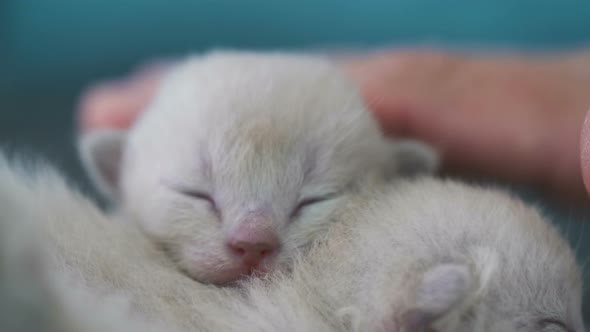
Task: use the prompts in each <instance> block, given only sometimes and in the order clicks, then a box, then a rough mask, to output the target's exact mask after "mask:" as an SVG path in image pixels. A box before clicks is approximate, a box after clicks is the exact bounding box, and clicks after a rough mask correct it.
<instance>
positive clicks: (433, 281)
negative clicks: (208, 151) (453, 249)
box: [401, 264, 474, 331]
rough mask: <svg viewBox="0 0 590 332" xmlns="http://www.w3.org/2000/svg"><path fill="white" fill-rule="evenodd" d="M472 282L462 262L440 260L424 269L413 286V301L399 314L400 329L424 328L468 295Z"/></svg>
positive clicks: (422, 329) (418, 329) (470, 275)
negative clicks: (430, 267) (416, 286)
mask: <svg viewBox="0 0 590 332" xmlns="http://www.w3.org/2000/svg"><path fill="white" fill-rule="evenodd" d="M473 283H474V280H473V277H472V274H471V272H470V270H469V268H468V267H467V266H464V265H459V264H442V265H438V266H435V267H434V268H432V269H430V270H428V271H427V272H426V273H425V274H424V275H423V277H422V281H421V283H420V286H419V287H418V289H417V293H416V302H415V304H414V305H413V307H412V308H410V309H409V310H408V311H406V312H405V313H404V314H403V315H402V322H401V324H402V326H403V329H402V330H403V331H428V330H429V327H430V326H431V324H433V323H434V322H435V321H437V320H438V319H439V318H441V317H443V316H444V315H445V314H447V313H449V312H450V311H452V310H453V309H454V308H456V306H457V305H459V304H460V303H461V302H462V301H463V300H464V299H466V298H467V296H469V294H470V290H471V289H472V285H473Z"/></svg>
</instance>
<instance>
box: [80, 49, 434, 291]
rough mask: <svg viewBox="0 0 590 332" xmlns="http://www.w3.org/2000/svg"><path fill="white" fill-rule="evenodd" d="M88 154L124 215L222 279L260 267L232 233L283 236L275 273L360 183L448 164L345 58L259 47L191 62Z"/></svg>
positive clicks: (265, 266)
mask: <svg viewBox="0 0 590 332" xmlns="http://www.w3.org/2000/svg"><path fill="white" fill-rule="evenodd" d="M80 152H81V156H82V160H83V161H84V164H85V165H86V169H87V170H88V173H89V175H90V177H91V178H92V179H93V180H94V183H95V184H96V185H97V187H98V188H99V189H101V190H102V192H103V193H105V195H107V196H108V197H110V198H111V199H112V200H113V201H114V202H116V204H117V206H118V208H119V210H120V213H121V215H122V219H124V220H132V221H134V222H137V223H138V224H139V225H140V227H141V229H142V230H143V231H144V232H145V233H146V234H148V236H149V237H150V238H151V239H153V240H154V241H155V242H156V243H159V244H160V245H162V246H163V247H165V248H166V249H167V251H168V253H169V255H170V257H171V258H172V259H173V260H174V261H175V262H176V263H177V264H178V265H179V266H180V267H181V268H182V269H183V270H184V271H185V272H187V273H188V274H189V275H190V276H192V277H193V278H195V279H197V280H199V281H202V282H212V283H215V284H226V283H230V282H233V281H236V280H237V279H239V278H240V277H242V276H244V275H246V274H248V272H249V271H248V268H247V267H246V266H243V265H242V264H241V260H240V257H239V256H238V255H235V254H234V253H233V252H232V251H231V250H228V242H229V241H231V239H232V234H238V235H243V234H245V233H248V232H249V233H251V234H254V235H252V236H256V234H258V236H259V237H260V236H261V237H262V240H265V241H273V242H274V241H275V240H270V238H273V239H274V238H277V239H278V245H277V247H278V249H276V250H274V247H273V250H272V251H271V254H269V255H268V256H267V257H266V258H265V259H264V260H263V261H262V262H261V265H262V270H272V269H273V268H274V267H276V266H278V265H282V264H287V263H290V262H291V261H292V258H293V257H294V256H296V254H297V253H298V252H299V251H301V250H303V249H305V248H306V246H307V245H308V244H309V243H310V241H311V240H312V239H313V238H314V237H315V236H318V235H320V234H322V232H324V231H325V229H326V227H327V221H328V220H330V215H331V214H332V213H333V212H334V211H336V210H337V208H338V206H339V203H340V201H341V199H340V198H341V197H342V195H343V194H344V193H346V192H347V191H348V190H351V188H352V187H354V186H355V185H356V182H357V181H358V180H360V179H362V178H363V177H365V176H368V174H373V175H376V176H379V177H386V178H391V177H394V176H395V175H397V174H400V173H403V174H406V175H408V174H416V173H421V172H431V171H433V170H434V169H435V168H436V167H437V163H438V159H437V156H436V154H435V153H434V151H433V150H432V149H430V148H428V147H426V146H425V145H423V144H421V143H418V142H413V141H402V140H400V141H397V140H391V139H386V138H385V137H384V136H383V134H382V132H381V130H380V128H379V126H378V124H377V122H376V121H375V119H374V118H373V117H372V116H371V114H370V112H369V111H368V110H367V109H366V107H365V104H364V102H363V99H362V98H361V96H360V94H359V92H358V91H357V87H356V85H355V84H354V83H353V82H351V81H350V80H349V79H347V78H346V77H345V75H344V74H343V73H342V72H341V71H340V69H339V68H338V67H337V66H336V65H335V64H333V63H331V62H330V61H328V60H324V59H322V58H319V57H311V56H305V55H294V54H286V53H255V52H220V51H219V52H212V53H208V54H205V55H203V56H196V57H190V58H188V59H186V60H184V61H182V62H181V63H180V64H179V65H177V66H176V67H175V68H174V69H173V70H171V73H170V74H169V75H168V77H167V78H165V79H164V82H163V84H162V85H161V87H160V89H159V92H158V93H157V95H156V97H155V99H154V101H153V102H152V103H151V105H150V106H149V107H147V109H146V111H145V112H144V113H142V115H141V116H140V117H139V119H138V120H137V122H136V123H135V124H134V125H133V127H132V128H131V129H129V131H128V132H114V131H109V130H106V131H95V132H90V133H89V134H85V135H83V136H82V137H81V139H80ZM261 234H262V235H261Z"/></svg>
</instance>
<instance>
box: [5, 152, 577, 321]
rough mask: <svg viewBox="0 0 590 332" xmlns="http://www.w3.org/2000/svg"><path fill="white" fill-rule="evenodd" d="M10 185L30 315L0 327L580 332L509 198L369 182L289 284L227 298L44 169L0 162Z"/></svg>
mask: <svg viewBox="0 0 590 332" xmlns="http://www.w3.org/2000/svg"><path fill="white" fill-rule="evenodd" d="M23 169H24V170H23ZM0 183H2V186H0V209H1V210H2V211H3V212H2V217H1V219H0V221H1V222H0V228H1V229H0V230H1V232H0V248H1V249H2V251H0V254H1V256H0V258H1V261H0V263H1V267H2V270H0V271H1V272H2V275H1V276H0V277H1V280H2V281H3V286H5V287H2V288H0V289H2V290H4V293H6V292H7V291H8V293H9V296H0V301H2V302H3V303H2V306H5V307H8V308H13V309H14V310H16V309H21V312H19V313H15V314H7V315H5V317H4V319H3V321H2V324H5V325H9V326H10V324H17V323H19V322H22V320H19V317H23V315H25V316H24V317H46V320H45V321H44V324H42V325H41V327H40V328H39V329H37V331H54V330H55V331H57V330H60V331H82V332H84V331H99V330H100V328H101V327H105V326H106V327H109V330H111V331H119V330H121V331H123V330H125V331H136V330H137V331H139V330H141V331H143V330H146V331H396V332H401V331H423V330H432V331H442V332H451V331H454V332H467V331H475V332H477V331H482V332H483V331H486V332H504V331H506V332H512V331H514V332H517V331H518V332H529V331H530V332H532V331H544V332H556V331H560V332H569V331H576V332H582V331H584V326H583V322H582V318H581V313H580V312H581V293H582V282H581V276H580V271H579V269H578V266H577V264H576V262H575V259H574V256H573V254H572V252H571V249H570V248H569V247H568V245H567V243H566V242H565V241H564V239H563V238H562V237H561V236H560V235H559V233H558V232H557V231H556V230H555V229H554V228H553V227H552V226H551V225H550V224H549V223H548V222H546V221H545V220H544V219H543V218H542V217H541V216H540V215H539V213H537V211H536V210H535V209H533V208H531V207H528V206H526V205H525V204H523V203H522V202H520V201H519V200H516V199H514V198H512V197H510V196H509V195H507V194H505V193H503V192H501V191H497V190H492V189H485V188H478V187H473V186H468V185H465V184H461V183H457V182H454V181H441V180H434V179H428V178H423V179H415V180H397V181H396V183H394V184H387V185H383V186H380V185H377V184H375V183H367V184H366V186H361V187H359V189H358V190H356V191H351V192H349V193H348V194H346V195H345V196H346V197H344V198H343V199H344V200H345V201H346V202H345V203H344V204H343V205H342V207H341V208H340V209H339V210H338V212H337V213H336V214H335V215H333V217H334V218H336V219H338V222H333V223H331V224H330V227H329V228H328V230H327V232H326V233H325V234H324V235H322V236H320V237H318V238H316V241H315V242H314V244H313V245H312V247H311V249H310V251H309V252H308V253H307V254H306V255H305V256H301V257H298V258H297V259H296V260H295V264H294V268H293V271H291V273H288V274H283V273H281V271H274V272H273V273H270V274H269V275H268V276H267V277H266V278H264V279H258V278H253V279H251V280H244V281H242V283H243V285H242V286H243V287H240V288H217V287H215V286H212V285H206V284H201V283H198V282H195V281H193V280H192V279H190V278H188V277H187V276H185V275H184V274H183V273H181V272H178V271H177V270H176V269H175V267H174V266H173V264H172V263H171V262H170V261H169V259H167V257H165V256H164V255H163V254H161V253H160V252H159V251H158V250H156V249H155V247H154V246H153V243H152V242H151V241H149V240H148V239H147V238H145V237H144V235H143V234H142V233H141V232H139V231H137V230H136V229H135V228H134V227H133V225H129V224H121V223H117V222H115V221H113V220H111V219H109V218H108V217H106V216H104V215H102V214H101V213H100V211H98V209H97V208H95V207H94V205H93V204H92V203H91V202H89V201H88V200H86V199H85V198H84V197H83V196H82V195H80V194H78V193H76V192H75V191H73V190H71V189H69V188H68V186H67V185H66V184H65V183H64V181H63V179H62V178H61V177H60V176H59V175H58V174H56V173H55V172H54V171H52V170H51V168H48V167H47V166H43V165H41V166H39V167H36V168H23V167H22V166H18V165H17V166H12V165H10V164H9V163H8V162H7V161H6V160H5V159H2V158H0ZM6 285H10V286H11V287H6ZM15 299H18V300H19V301H20V303H24V304H25V305H21V306H14V305H13V304H14V303H15ZM39 313H42V314H41V315H39ZM55 317H57V318H55ZM64 326H65V327H64ZM72 326H74V327H72ZM144 327H146V329H142V328H144ZM43 328H45V329H43ZM3 330H4V329H3Z"/></svg>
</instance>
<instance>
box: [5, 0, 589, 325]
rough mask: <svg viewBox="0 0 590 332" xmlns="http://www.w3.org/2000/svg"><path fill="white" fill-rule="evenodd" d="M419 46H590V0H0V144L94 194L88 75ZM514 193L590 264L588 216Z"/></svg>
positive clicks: (103, 76)
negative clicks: (86, 115) (220, 54)
mask: <svg viewBox="0 0 590 332" xmlns="http://www.w3.org/2000/svg"><path fill="white" fill-rule="evenodd" d="M424 45H428V46H439V47H445V48H466V49H481V48H484V49H487V50H495V49H512V50H514V49H516V50H528V51H535V50H547V49H550V50H557V49H564V50H566V49H574V48H579V47H583V46H588V45H590V2H589V1H583V0H579V1H574V0H561V1H556V0H495V1H469V0H454V1H453V0H449V1H440V0H363V1H358V0H339V1H317V0H299V1H289V2H286V1H283V2H279V1H273V0H250V1H239V0H235V1H230V0H210V1H205V0H201V1H198V0H192V1H189V0H177V1H166V0H160V1H157V0H84V1H80V0H0V144H3V145H5V146H9V147H18V148H19V149H23V148H26V149H28V150H33V151H35V152H40V153H42V154H43V155H45V156H46V157H48V158H49V159H51V160H52V161H53V162H55V163H57V164H58V165H60V166H61V167H63V168H64V169H65V170H66V171H67V172H68V174H70V175H71V176H72V177H73V178H74V179H75V180H76V181H77V183H79V184H80V186H81V187H82V188H83V189H84V190H85V191H89V192H90V193H92V194H93V192H92V191H91V190H90V188H89V186H88V183H87V181H86V179H85V178H84V177H83V176H82V171H81V168H80V166H79V164H78V159H77V156H76V153H75V149H74V142H75V136H76V131H75V117H76V115H75V112H74V111H75V109H76V103H77V98H78V97H79V94H80V92H81V91H82V90H83V89H84V88H85V87H86V86H88V85H89V84H91V83H92V82H96V81H98V80H102V79H106V78H111V77H116V76H121V75H124V74H125V73H127V72H128V71H129V70H131V69H133V68H134V67H135V66H137V65H138V64H141V63H143V62H146V61H148V60H150V59H155V58H161V57H174V56H180V55H184V54H187V53H189V52H198V51H203V50H207V49H210V48H215V47H232V48H236V47H238V48H248V49H277V48H281V49H296V50H301V49H326V48H328V49H329V48H347V49H358V50H367V49H377V48H381V47H396V46H424ZM589 93H590V92H589ZM0 185H1V184H0ZM517 190H518V192H520V193H522V194H523V196H524V197H525V198H526V199H527V200H529V201H531V202H534V203H536V204H537V205H539V206H541V207H542V208H543V209H544V210H545V211H546V212H547V213H548V214H549V215H550V216H551V217H552V218H553V220H555V221H556V222H557V223H558V224H560V225H561V226H563V227H565V228H566V230H568V233H569V234H571V235H572V236H573V238H572V241H573V242H574V245H575V246H576V247H579V255H580V260H581V261H583V262H585V261H587V260H588V257H590V232H584V224H585V223H584V222H582V221H583V220H585V219H590V218H588V216H589V215H588V214H587V213H584V212H583V211H582V212H580V211H576V210H575V209H573V208H571V209H570V208H568V207H565V208H564V207H563V206H562V207H559V208H558V207H555V206H553V204H552V203H551V202H546V201H543V200H542V199H541V198H539V197H538V196H537V195H536V193H534V192H531V191H529V190H527V188H517ZM586 302H588V301H586ZM586 317H587V318H590V315H588V314H587V315H586Z"/></svg>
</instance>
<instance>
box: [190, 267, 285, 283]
mask: <svg viewBox="0 0 590 332" xmlns="http://www.w3.org/2000/svg"><path fill="white" fill-rule="evenodd" d="M193 264H198V263H193ZM200 264H201V265H199V266H201V267H202V268H200V269H199V270H198V271H196V270H194V269H189V268H184V270H185V271H186V272H187V274H188V275H189V276H190V277H191V278H192V279H194V280H196V281H198V282H201V283H205V284H213V285H216V286H224V287H235V286H239V285H240V283H242V282H244V281H247V280H250V279H251V278H264V277H266V276H267V275H268V274H269V273H270V272H271V271H272V270H273V265H274V264H273V263H272V262H271V263H263V264H260V265H258V266H256V267H251V266H247V265H242V264H239V263H234V264H228V263H225V264H219V263H218V264H211V263H209V264H206V265H205V264H203V263H200ZM193 266H195V265H193ZM220 266H223V268H220ZM206 267H209V268H206Z"/></svg>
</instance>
